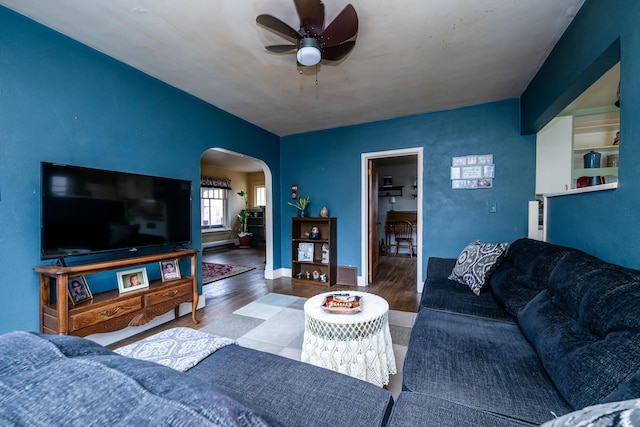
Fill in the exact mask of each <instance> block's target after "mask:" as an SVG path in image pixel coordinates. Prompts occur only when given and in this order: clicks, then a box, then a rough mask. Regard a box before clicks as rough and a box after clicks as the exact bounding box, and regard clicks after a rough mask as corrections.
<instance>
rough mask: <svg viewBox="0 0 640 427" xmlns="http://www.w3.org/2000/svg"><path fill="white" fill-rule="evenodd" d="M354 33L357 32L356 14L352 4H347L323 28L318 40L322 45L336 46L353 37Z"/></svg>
mask: <svg viewBox="0 0 640 427" xmlns="http://www.w3.org/2000/svg"><path fill="white" fill-rule="evenodd" d="M356 34H358V15H357V14H356V10H355V9H354V8H353V6H351V4H348V5H347V6H346V7H345V8H344V9H342V12H340V13H339V14H338V16H336V18H335V19H334V20H333V21H331V24H329V26H328V27H327V28H325V30H324V32H323V33H322V34H321V37H320V42H321V43H322V46H323V47H332V46H337V45H340V44H343V43H344V42H346V41H347V40H349V39H351V38H353V37H354V36H355V35H356Z"/></svg>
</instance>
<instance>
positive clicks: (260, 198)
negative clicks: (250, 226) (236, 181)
mask: <svg viewBox="0 0 640 427" xmlns="http://www.w3.org/2000/svg"><path fill="white" fill-rule="evenodd" d="M255 204H256V206H266V205H267V188H266V187H265V186H264V185H260V186H257V187H256V203H255Z"/></svg>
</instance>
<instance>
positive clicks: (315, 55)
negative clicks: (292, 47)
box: [296, 37, 322, 67]
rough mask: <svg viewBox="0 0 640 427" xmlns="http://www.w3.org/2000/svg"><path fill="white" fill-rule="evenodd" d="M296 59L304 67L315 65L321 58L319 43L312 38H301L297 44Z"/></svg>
mask: <svg viewBox="0 0 640 427" xmlns="http://www.w3.org/2000/svg"><path fill="white" fill-rule="evenodd" d="M296 58H297V59H298V62H299V63H300V64H302V65H304V66H305V67H310V66H312V65H316V64H317V63H318V62H320V59H321V58H322V55H321V52H320V42H319V41H318V40H317V39H315V38H313V37H303V38H301V39H300V40H299V42H298V52H297V53H296Z"/></svg>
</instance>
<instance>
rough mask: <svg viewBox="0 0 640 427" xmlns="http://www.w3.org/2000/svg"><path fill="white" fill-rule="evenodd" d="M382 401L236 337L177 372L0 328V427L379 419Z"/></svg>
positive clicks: (360, 384)
mask: <svg viewBox="0 0 640 427" xmlns="http://www.w3.org/2000/svg"><path fill="white" fill-rule="evenodd" d="M392 404H393V398H392V397H391V394H390V393H389V392H388V391H386V390H384V389H382V388H380V387H377V386H375V385H373V384H369V383H366V382H364V381H361V380H358V379H355V378H352V377H348V376H346V375H342V374H339V373H336V372H332V371H329V370H326V369H323V368H318V367H316V366H312V365H308V364H306V363H302V362H298V361H295V360H291V359H287V358H284V357H281V356H277V355H273V354H270V353H265V352H261V351H257V350H253V349H250V348H244V347H240V346H238V345H229V346H227V347H224V348H222V349H220V350H217V351H216V352H215V353H213V354H211V355H209V356H208V357H206V358H205V359H204V360H202V361H200V363H198V364H197V365H196V366H195V367H193V368H191V369H190V370H188V371H186V372H179V371H176V370H173V369H171V368H168V367H165V366H162V365H159V364H156V363H154V362H147V361H144V360H138V359H133V358H128V357H124V356H121V355H119V354H117V353H115V352H113V351H111V350H109V349H107V348H106V347H103V346H101V345H98V344H96V343H94V342H93V341H90V340H87V339H84V338H78V337H70V336H57V335H40V334H35V333H29V332H12V333H8V334H5V335H2V336H0V426H3V427H4V426H25V427H26V426H28V427H35V426H47V427H48V426H52V427H53V426H56V427H57V426H79V427H80V426H82V427H86V426H101V427H102V426H113V425H119V426H136V427H139V426H153V427H158V426H197V427H202V426H242V427H251V426H260V427H261V426H329V425H330V426H344V427H350V426H353V425H363V426H384V425H386V424H387V421H388V417H389V414H390V412H391V407H392ZM354 423H355V424H354ZM359 423H362V424H359Z"/></svg>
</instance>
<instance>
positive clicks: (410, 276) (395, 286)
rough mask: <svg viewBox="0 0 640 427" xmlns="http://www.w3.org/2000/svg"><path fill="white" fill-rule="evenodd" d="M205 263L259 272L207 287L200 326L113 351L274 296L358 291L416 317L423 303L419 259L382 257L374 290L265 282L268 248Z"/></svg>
mask: <svg viewBox="0 0 640 427" xmlns="http://www.w3.org/2000/svg"><path fill="white" fill-rule="evenodd" d="M202 260H203V261H204V262H213V263H218V264H231V265H245V266H251V267H255V270H251V271H249V272H246V273H242V274H239V275H237V276H232V277H229V278H226V279H223V280H219V281H217V282H213V283H211V284H208V285H205V287H206V307H204V308H202V309H200V310H198V312H197V318H198V320H199V321H200V323H199V324H198V325H193V324H192V323H191V316H190V315H189V316H182V317H180V318H179V319H176V320H173V321H171V322H168V323H165V324H163V325H160V326H158V327H156V328H153V329H150V330H148V331H145V332H142V333H140V334H138V335H135V336H133V337H130V338H127V339H125V340H122V341H119V342H117V343H114V344H112V345H111V346H110V347H111V348H117V347H120V346H122V345H126V344H129V343H131V342H135V341H138V340H140V339H142V338H145V337H147V336H149V335H153V334H156V333H158V332H161V331H163V330H166V329H169V328H174V327H177V326H188V327H193V328H196V329H199V328H201V327H203V326H206V325H208V324H211V323H212V322H214V321H216V320H217V319H221V318H222V317H224V316H227V315H228V314H231V313H233V312H234V311H235V310H237V309H239V308H240V307H243V306H245V305H247V304H249V303H250V302H252V301H254V300H256V299H258V298H260V297H262V296H264V295H266V294H268V293H270V292H274V293H278V294H285V295H294V296H299V297H305V298H309V297H312V296H314V295H317V294H321V293H323V292H329V291H337V292H340V291H351V290H354V291H363V292H370V293H372V294H376V295H379V296H381V297H382V298H384V299H385V300H387V301H388V302H389V308H390V309H392V310H399V311H410V312H414V313H415V312H417V309H418V303H419V302H420V294H419V293H418V292H416V258H415V257H414V258H410V257H409V256H408V255H406V256H402V255H398V256H393V255H389V256H382V257H381V258H380V274H379V275H378V277H377V278H376V280H375V282H374V283H373V284H372V285H371V286H367V287H359V286H342V285H336V286H331V288H327V287H324V286H314V285H298V284H292V283H291V278H289V277H281V278H278V279H275V280H267V279H265V278H264V248H260V247H252V248H249V249H239V248H229V249H215V250H207V251H205V252H203V254H202Z"/></svg>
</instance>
